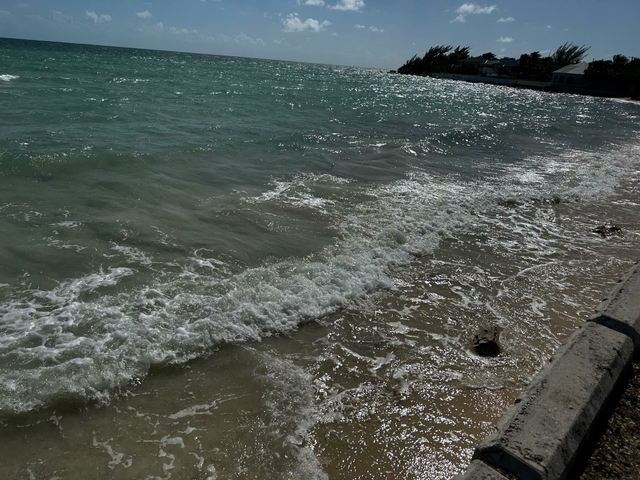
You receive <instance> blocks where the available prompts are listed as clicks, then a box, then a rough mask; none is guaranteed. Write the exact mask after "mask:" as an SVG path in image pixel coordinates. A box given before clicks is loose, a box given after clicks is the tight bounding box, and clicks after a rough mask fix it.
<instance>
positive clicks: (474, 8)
mask: <svg viewBox="0 0 640 480" xmlns="http://www.w3.org/2000/svg"><path fill="white" fill-rule="evenodd" d="M496 8H497V6H496V5H491V6H490V7H481V6H480V5H477V4H475V3H463V4H462V5H460V6H459V7H458V8H457V9H456V13H462V14H465V15H468V14H470V13H471V14H481V13H491V12H493V11H494V10H495V9H496Z"/></svg>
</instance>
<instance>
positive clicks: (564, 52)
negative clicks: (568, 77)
mask: <svg viewBox="0 0 640 480" xmlns="http://www.w3.org/2000/svg"><path fill="white" fill-rule="evenodd" d="M590 48H591V47H586V46H584V45H582V46H581V47H579V46H577V45H574V44H573V43H570V42H567V43H565V44H564V45H561V46H560V47H558V49H557V50H556V51H555V52H554V53H553V55H551V60H552V61H553V63H555V64H556V66H557V67H558V68H562V67H566V66H567V65H571V64H573V63H580V62H581V61H582V59H583V58H584V57H585V56H586V55H587V52H588V51H589V49H590Z"/></svg>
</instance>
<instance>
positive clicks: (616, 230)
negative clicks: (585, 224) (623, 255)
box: [591, 225, 622, 238]
mask: <svg viewBox="0 0 640 480" xmlns="http://www.w3.org/2000/svg"><path fill="white" fill-rule="evenodd" d="M591 231H592V232H593V233H597V234H598V235H600V236H601V237H602V238H607V237H610V236H612V235H622V229H621V228H620V227H616V226H615V225H600V226H599V227H596V228H594V229H593V230H591Z"/></svg>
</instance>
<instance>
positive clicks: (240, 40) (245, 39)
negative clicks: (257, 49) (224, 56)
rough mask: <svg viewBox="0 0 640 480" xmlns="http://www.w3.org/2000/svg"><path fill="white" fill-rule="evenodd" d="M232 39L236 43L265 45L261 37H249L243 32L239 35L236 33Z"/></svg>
mask: <svg viewBox="0 0 640 480" xmlns="http://www.w3.org/2000/svg"><path fill="white" fill-rule="evenodd" d="M233 40H234V42H236V43H245V44H249V45H261V46H263V47H266V44H265V43H264V40H262V39H261V38H251V37H250V36H249V35H245V34H244V33H240V35H237V36H236V37H235V38H234V39H233Z"/></svg>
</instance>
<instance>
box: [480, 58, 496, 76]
mask: <svg viewBox="0 0 640 480" xmlns="http://www.w3.org/2000/svg"><path fill="white" fill-rule="evenodd" d="M499 70H500V61H499V60H487V61H486V62H484V64H483V65H482V68H481V69H480V75H487V76H489V77H497V76H498V72H499Z"/></svg>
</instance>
